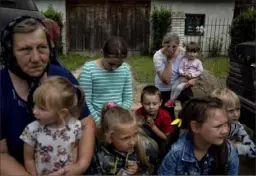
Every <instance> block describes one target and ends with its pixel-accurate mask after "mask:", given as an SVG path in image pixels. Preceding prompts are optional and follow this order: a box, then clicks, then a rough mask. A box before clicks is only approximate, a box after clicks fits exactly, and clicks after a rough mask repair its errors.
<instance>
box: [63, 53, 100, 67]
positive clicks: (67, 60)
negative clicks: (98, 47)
mask: <svg viewBox="0 0 256 176" xmlns="http://www.w3.org/2000/svg"><path fill="white" fill-rule="evenodd" d="M95 58H98V56H93V57H89V56H81V55H74V54H72V55H71V54H68V55H66V56H65V55H61V56H60V59H61V61H62V63H63V64H64V66H65V68H67V69H69V70H71V71H73V70H76V69H78V68H80V67H81V66H83V65H84V63H85V62H86V61H88V60H91V59H95Z"/></svg>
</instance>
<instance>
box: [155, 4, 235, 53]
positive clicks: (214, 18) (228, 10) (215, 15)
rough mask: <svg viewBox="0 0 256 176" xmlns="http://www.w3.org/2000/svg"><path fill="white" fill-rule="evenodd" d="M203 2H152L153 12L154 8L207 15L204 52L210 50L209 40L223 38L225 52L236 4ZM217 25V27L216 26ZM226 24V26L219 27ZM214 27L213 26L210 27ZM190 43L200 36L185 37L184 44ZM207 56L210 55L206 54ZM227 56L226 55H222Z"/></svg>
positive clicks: (203, 39)
mask: <svg viewBox="0 0 256 176" xmlns="http://www.w3.org/2000/svg"><path fill="white" fill-rule="evenodd" d="M207 1H208V2H205V1H201V2H193V1H175V0H174V1H171V0H168V1H167V0H152V1H151V10H153V9H154V8H161V7H162V8H167V9H168V8H170V9H171V10H172V11H173V12H182V13H184V14H205V34H204V36H203V37H202V42H203V48H202V50H204V51H208V50H209V48H208V47H209V40H210V39H209V38H210V37H211V41H212V40H213V38H219V39H220V38H222V39H223V46H222V51H225V50H226V48H227V47H228V45H229V42H230V37H229V35H228V30H229V26H228V25H230V24H231V22H232V19H233V11H234V5H235V2H234V1H231V0H227V1H225V0H223V1H222V2H221V1H218V2H216V1H215V2H214V0H212V2H209V1H210V0H207ZM215 24H216V25H215ZM218 24H225V26H218ZM209 25H212V26H209ZM189 41H198V36H186V35H185V36H184V43H187V42H189ZM204 54H205V55H207V54H208V53H204ZM222 54H226V53H222Z"/></svg>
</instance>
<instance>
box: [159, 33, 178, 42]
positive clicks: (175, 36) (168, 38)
mask: <svg viewBox="0 0 256 176" xmlns="http://www.w3.org/2000/svg"><path fill="white" fill-rule="evenodd" d="M173 40H175V41H177V42H178V43H180V37H179V36H178V34H176V33H171V32H169V33H166V34H165V35H164V38H163V41H162V45H163V44H165V43H168V42H170V41H173Z"/></svg>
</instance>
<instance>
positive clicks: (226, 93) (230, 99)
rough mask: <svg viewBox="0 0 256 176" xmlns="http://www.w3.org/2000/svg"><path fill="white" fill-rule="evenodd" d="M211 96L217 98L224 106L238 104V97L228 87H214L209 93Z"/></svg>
mask: <svg viewBox="0 0 256 176" xmlns="http://www.w3.org/2000/svg"><path fill="white" fill-rule="evenodd" d="M211 96H212V97H216V98H219V99H220V100H221V101H222V102H223V105H224V107H225V108H229V107H236V106H240V99H239V97H238V96H237V94H236V93H235V92H233V91H232V90H230V89H228V88H222V89H215V90H214V91H213V92H212V93H211Z"/></svg>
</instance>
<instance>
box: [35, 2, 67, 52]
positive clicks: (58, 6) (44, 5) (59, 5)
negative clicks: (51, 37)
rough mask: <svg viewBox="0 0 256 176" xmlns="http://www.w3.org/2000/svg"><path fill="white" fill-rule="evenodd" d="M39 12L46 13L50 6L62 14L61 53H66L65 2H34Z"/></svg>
mask: <svg viewBox="0 0 256 176" xmlns="http://www.w3.org/2000/svg"><path fill="white" fill-rule="evenodd" d="M34 2H35V3H36V6H37V8H38V10H39V11H46V10H47V9H48V7H49V6H50V5H51V6H52V7H53V9H54V10H56V11H58V12H61V13H62V17H63V18H62V19H63V26H64V27H63V29H62V31H61V33H62V44H63V52H64V53H66V1H65V0H34Z"/></svg>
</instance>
